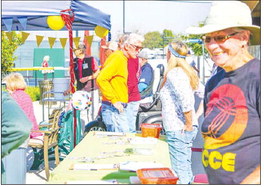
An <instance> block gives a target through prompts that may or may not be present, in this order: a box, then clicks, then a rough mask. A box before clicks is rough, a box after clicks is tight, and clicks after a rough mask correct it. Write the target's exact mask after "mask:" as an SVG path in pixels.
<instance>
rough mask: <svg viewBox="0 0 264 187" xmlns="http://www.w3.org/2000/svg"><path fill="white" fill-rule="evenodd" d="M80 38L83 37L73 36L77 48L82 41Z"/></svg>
mask: <svg viewBox="0 0 264 187" xmlns="http://www.w3.org/2000/svg"><path fill="white" fill-rule="evenodd" d="M80 39H81V37H75V38H73V42H74V45H75V48H77V47H78V45H79V42H80Z"/></svg>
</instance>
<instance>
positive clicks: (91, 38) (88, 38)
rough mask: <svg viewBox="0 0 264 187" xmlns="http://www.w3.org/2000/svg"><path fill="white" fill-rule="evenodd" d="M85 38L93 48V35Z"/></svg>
mask: <svg viewBox="0 0 264 187" xmlns="http://www.w3.org/2000/svg"><path fill="white" fill-rule="evenodd" d="M84 38H85V39H86V41H87V43H88V44H89V46H90V47H92V42H93V35H92V36H85V37H84Z"/></svg>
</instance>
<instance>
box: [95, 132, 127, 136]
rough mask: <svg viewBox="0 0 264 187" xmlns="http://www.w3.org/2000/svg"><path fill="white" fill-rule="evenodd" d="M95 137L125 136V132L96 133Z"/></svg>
mask: <svg viewBox="0 0 264 187" xmlns="http://www.w3.org/2000/svg"><path fill="white" fill-rule="evenodd" d="M94 135H99V136H125V133H124V132H105V131H104V132H94Z"/></svg>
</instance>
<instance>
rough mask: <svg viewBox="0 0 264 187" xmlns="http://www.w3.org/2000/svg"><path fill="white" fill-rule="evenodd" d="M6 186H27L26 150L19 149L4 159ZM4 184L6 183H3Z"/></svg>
mask: <svg viewBox="0 0 264 187" xmlns="http://www.w3.org/2000/svg"><path fill="white" fill-rule="evenodd" d="M2 162H3V166H4V169H5V176H4V177H5V179H3V180H5V184H26V173H27V158H26V148H20V147H19V148H17V149H15V150H13V151H11V153H10V154H9V155H7V156H5V157H4V158H3V159H2ZM3 184H4V183H3Z"/></svg>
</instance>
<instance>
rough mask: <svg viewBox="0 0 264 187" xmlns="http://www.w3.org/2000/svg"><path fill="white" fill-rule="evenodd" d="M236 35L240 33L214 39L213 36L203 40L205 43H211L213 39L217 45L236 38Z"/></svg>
mask: <svg viewBox="0 0 264 187" xmlns="http://www.w3.org/2000/svg"><path fill="white" fill-rule="evenodd" d="M236 34H238V32H235V33H232V34H229V35H218V36H213V37H212V36H203V37H202V39H203V41H204V43H210V42H211V39H212V38H213V39H214V41H216V42H217V43H223V42H225V41H226V40H227V39H229V38H231V37H232V36H235V35H236Z"/></svg>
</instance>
